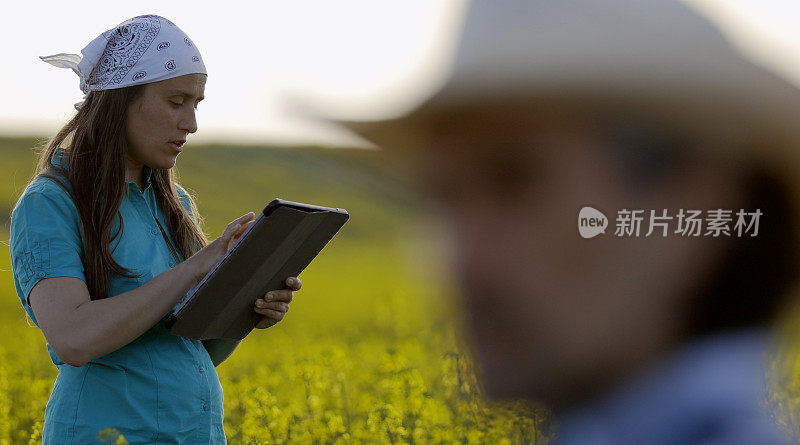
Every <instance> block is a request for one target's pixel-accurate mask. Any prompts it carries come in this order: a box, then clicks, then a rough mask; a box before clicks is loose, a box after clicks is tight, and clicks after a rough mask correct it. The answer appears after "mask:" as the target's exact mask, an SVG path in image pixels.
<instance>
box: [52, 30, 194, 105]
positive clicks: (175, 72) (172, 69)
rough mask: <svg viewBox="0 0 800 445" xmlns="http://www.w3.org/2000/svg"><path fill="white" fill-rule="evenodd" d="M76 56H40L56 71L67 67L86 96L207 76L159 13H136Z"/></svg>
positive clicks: (189, 46)
mask: <svg viewBox="0 0 800 445" xmlns="http://www.w3.org/2000/svg"><path fill="white" fill-rule="evenodd" d="M81 54H83V57H81V56H79V55H78V54H67V53H58V54H53V55H51V56H39V58H40V59H42V60H43V61H45V62H47V63H49V64H51V65H54V66H57V67H59V68H70V69H72V71H74V72H75V74H77V75H78V77H79V78H80V85H79V86H80V89H81V91H83V93H84V96H83V100H82V101H81V102H78V103H76V104H75V108H76V109H80V107H81V106H82V105H83V102H84V101H85V100H86V98H87V97H88V96H89V93H90V92H92V91H98V90H108V89H114V88H124V87H127V86H132V85H139V84H143V83H150V82H156V81H159V80H165V79H170V78H173V77H178V76H183V75H185V74H194V73H202V74H208V73H207V72H206V67H205V65H204V64H203V59H202V57H201V56H200V52H199V51H198V50H197V47H196V46H195V45H194V43H193V42H192V40H191V39H189V36H187V35H186V34H185V33H184V32H183V31H181V29H180V28H178V27H177V26H175V24H174V23H172V22H171V21H169V20H167V19H165V18H164V17H160V16H157V15H153V14H149V15H140V16H137V17H134V18H132V19H128V20H126V21H124V22H122V23H120V24H119V25H117V26H115V27H114V28H111V29H109V30H107V31H105V32H103V33H102V34H100V35H99V36H97V37H96V38H95V39H94V40H92V41H91V42H90V43H89V44H88V45H86V47H84V48H83V49H82V50H81Z"/></svg>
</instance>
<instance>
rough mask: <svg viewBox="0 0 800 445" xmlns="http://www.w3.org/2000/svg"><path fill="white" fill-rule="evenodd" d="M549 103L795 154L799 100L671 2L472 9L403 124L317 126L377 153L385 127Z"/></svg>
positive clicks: (523, 0) (527, 3)
mask: <svg viewBox="0 0 800 445" xmlns="http://www.w3.org/2000/svg"><path fill="white" fill-rule="evenodd" d="M553 95H571V96H578V97H583V96H588V95H597V96H600V97H604V98H613V100H615V101H616V100H629V101H633V102H636V103H639V104H649V105H655V106H656V107H657V108H658V109H660V110H662V111H663V110H667V111H668V113H669V114H671V115H672V116H673V117H676V118H677V119H678V120H683V121H685V122H689V121H692V122H695V123H700V124H701V125H703V126H705V127H709V128H710V127H713V126H716V128H717V129H718V130H722V131H728V130H733V129H736V130H737V131H739V132H740V133H742V134H747V133H748V132H749V133H751V134H756V133H758V134H768V135H770V137H774V138H775V139H779V140H781V141H784V142H787V141H788V142H789V143H790V144H792V145H796V143H798V144H800V122H798V119H800V89H798V87H797V86H795V85H794V84H792V83H790V82H789V81H787V80H786V79H784V78H782V77H780V76H778V75H776V74H775V73H773V72H771V71H769V70H767V69H765V68H763V67H761V66H759V65H756V64H755V63H753V62H752V61H750V60H748V59H747V58H746V57H745V56H744V55H742V54H741V53H740V52H738V51H737V50H736V49H735V48H734V46H733V45H731V44H730V43H729V42H728V41H727V40H726V38H725V37H724V35H723V34H722V33H721V32H720V31H719V30H718V29H717V28H716V27H715V26H714V25H712V24H711V23H710V22H709V21H708V20H706V19H705V18H703V17H702V16H701V15H700V14H699V13H698V12H696V11H695V10H693V9H691V8H689V7H688V6H686V5H684V4H683V3H680V2H678V1H675V0H646V1H645V0H640V1H636V0H547V1H545V0H538V1H534V0H503V1H477V2H473V3H472V4H471V5H470V7H469V10H468V12H467V17H466V20H465V22H464V27H463V33H462V36H461V40H460V45H459V46H458V49H457V51H456V55H455V60H454V63H453V64H452V66H451V70H450V73H449V77H448V79H447V81H446V82H445V83H444V85H443V86H442V87H441V89H439V90H438V92H435V93H434V94H433V95H432V96H430V97H428V98H427V99H426V100H424V101H423V102H422V103H420V104H419V106H417V107H416V108H414V109H413V110H411V111H410V112H407V113H405V114H403V115H402V116H393V117H389V118H381V119H380V120H372V121H370V120H360V121H353V120H342V119H337V118H336V116H330V115H328V116H327V119H328V120H332V121H334V122H337V123H339V124H341V125H344V126H345V127H347V128H349V129H351V130H353V131H355V132H356V133H358V134H360V135H361V136H364V137H365V138H367V139H369V140H371V141H373V142H377V143H378V145H382V144H381V141H382V139H383V137H382V136H381V134H382V133H384V131H385V130H386V129H387V128H388V127H390V126H393V125H397V124H402V123H403V122H407V121H413V120H415V119H421V118H422V117H423V116H425V115H427V114H428V113H435V112H441V111H446V110H448V109H453V108H454V107H465V106H480V104H481V103H485V102H487V101H497V100H505V99H519V98H530V99H535V98H537V97H541V96H553ZM783 145H785V144H783Z"/></svg>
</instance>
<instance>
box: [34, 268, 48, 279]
mask: <svg viewBox="0 0 800 445" xmlns="http://www.w3.org/2000/svg"><path fill="white" fill-rule="evenodd" d="M45 275H47V273H46V272H45V271H43V270H40V271H38V272H36V277H37V278H44V276H45Z"/></svg>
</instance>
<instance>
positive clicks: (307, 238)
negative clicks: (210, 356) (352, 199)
mask: <svg viewBox="0 0 800 445" xmlns="http://www.w3.org/2000/svg"><path fill="white" fill-rule="evenodd" d="M349 217H350V216H349V215H348V213H347V211H346V210H344V209H334V208H329V207H320V206H314V205H310V204H303V203H298V202H291V201H284V200H282V199H276V200H274V201H272V202H270V203H269V204H268V205H267V206H266V207H265V208H264V210H263V211H262V212H261V213H260V214H259V215H258V217H257V218H256V219H255V221H253V223H252V224H250V227H248V228H247V230H245V232H244V233H243V234H242V236H241V237H239V239H238V240H237V241H236V243H235V244H234V246H233V247H231V249H229V250H228V252H227V253H226V255H225V256H224V257H223V258H222V259H221V260H220V261H219V262H217V264H216V265H215V266H214V267H213V268H212V269H211V271H210V272H209V273H208V274H206V276H205V277H204V278H203V280H202V281H200V283H198V285H197V286H196V287H195V289H194V292H192V294H191V295H189V296H187V297H186V299H184V301H183V303H181V305H180V306H178V307H177V308H175V310H174V311H173V313H172V314H170V315H169V316H168V317H167V319H166V320H165V322H164V323H165V326H166V327H167V328H168V329H169V330H170V332H171V333H172V334H174V335H179V336H182V337H187V338H192V339H195V340H209V339H217V338H228V339H235V340H241V339H243V338H244V337H246V336H247V334H249V333H250V331H252V330H253V328H255V326H256V324H258V322H259V321H260V320H261V319H262V318H263V317H264V316H263V315H261V314H259V313H257V312H255V310H254V309H253V308H254V307H255V306H254V303H255V301H256V300H257V299H258V298H261V297H263V296H264V294H266V293H267V292H268V291H271V290H278V289H285V288H287V286H286V283H285V280H286V278H288V277H296V276H298V275H300V272H302V271H303V269H305V268H306V266H308V265H309V263H311V260H313V259H314V257H316V256H317V254H318V253H319V252H320V251H321V250H322V248H323V247H325V245H326V244H327V243H328V241H330V240H331V238H333V236H334V235H336V232H338V231H339V229H340V228H341V227H342V226H343V225H344V223H345V222H346V221H347V219H348V218H349Z"/></svg>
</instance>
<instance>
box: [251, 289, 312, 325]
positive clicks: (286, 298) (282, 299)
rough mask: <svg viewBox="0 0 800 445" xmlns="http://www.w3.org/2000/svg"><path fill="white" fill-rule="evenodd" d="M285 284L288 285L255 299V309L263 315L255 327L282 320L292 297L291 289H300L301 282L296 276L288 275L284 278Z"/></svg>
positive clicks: (273, 323)
mask: <svg viewBox="0 0 800 445" xmlns="http://www.w3.org/2000/svg"><path fill="white" fill-rule="evenodd" d="M286 285H287V286H289V288H288V289H281V290H271V291H269V292H267V294H266V295H264V297H263V298H259V299H258V300H256V302H255V305H254V308H255V311H256V312H258V313H259V314H262V315H264V318H263V319H262V320H261V321H260V322H258V324H257V325H256V328H257V329H266V328H268V327H270V326H273V325H275V323H277V322H279V321H281V320H283V317H284V316H285V315H286V312H288V311H289V303H290V302H291V301H292V298H293V297H294V294H293V292H292V291H296V290H300V286H302V283H301V282H300V280H299V279H298V278H297V277H289V278H287V279H286Z"/></svg>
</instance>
